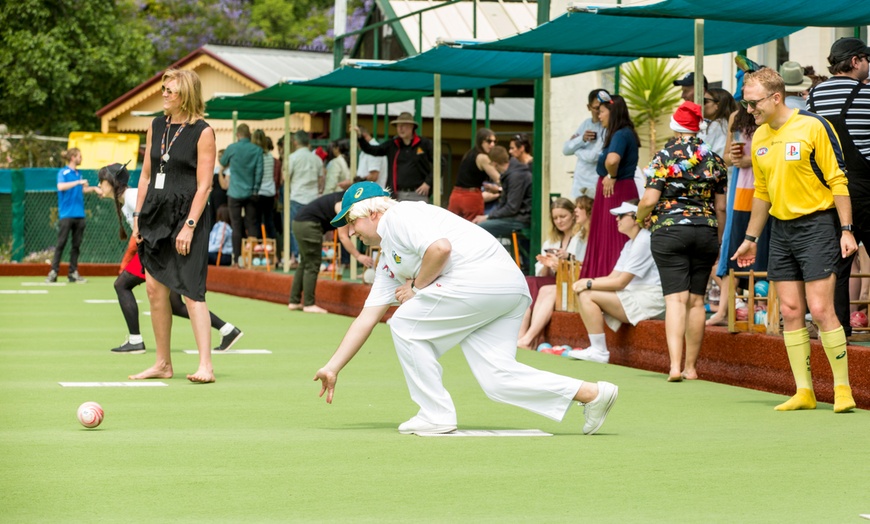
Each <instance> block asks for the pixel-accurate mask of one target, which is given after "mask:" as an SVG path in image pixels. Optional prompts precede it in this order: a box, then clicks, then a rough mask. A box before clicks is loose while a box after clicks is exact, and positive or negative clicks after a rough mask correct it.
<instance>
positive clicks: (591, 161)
mask: <svg viewBox="0 0 870 524" xmlns="http://www.w3.org/2000/svg"><path fill="white" fill-rule="evenodd" d="M602 91H604V92H605V93H606V92H607V91H606V90H604V89H593V90H592V91H590V92H589V97H588V101H587V103H586V109H588V110H589V113H591V116H590V117H589V118H587V119H586V120H584V121H583V123H582V124H580V127H578V128H577V131H575V132H574V134H573V135H571V138H569V139H568V140H566V141H565V145H563V146H562V154H563V155H565V156H571V155H574V156H575V157H577V164H576V165H575V166H574V183H573V185H572V186H571V197H572V198H577V197H578V196H580V195H587V196H589V197H590V198H594V197H595V186H596V185H597V184H598V173H597V171H596V165H597V164H598V155H600V154H601V150H602V148H603V147H604V126H602V125H601V119H600V118H599V117H598V108H599V107H600V106H601V102H600V101H599V100H598V93H600V92H602Z"/></svg>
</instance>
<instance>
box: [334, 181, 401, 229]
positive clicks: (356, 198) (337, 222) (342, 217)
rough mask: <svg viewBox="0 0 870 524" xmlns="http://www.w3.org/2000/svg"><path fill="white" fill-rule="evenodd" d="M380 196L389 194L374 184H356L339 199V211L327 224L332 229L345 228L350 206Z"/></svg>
mask: <svg viewBox="0 0 870 524" xmlns="http://www.w3.org/2000/svg"><path fill="white" fill-rule="evenodd" d="M380 196H390V193H389V191H387V190H385V189H384V188H382V187H381V186H379V185H377V184H376V183H374V182H357V183H356V184H354V185H352V186H350V187H349V188H347V191H345V193H344V196H343V197H341V211H339V212H338V214H337V215H335V218H333V219H332V220H330V222H329V223H330V224H332V225H333V226H334V227H344V226H346V225H347V214H348V213H349V212H350V208H351V206H353V205H354V204H356V203H357V202H362V201H363V200H367V199H369V198H375V197H380Z"/></svg>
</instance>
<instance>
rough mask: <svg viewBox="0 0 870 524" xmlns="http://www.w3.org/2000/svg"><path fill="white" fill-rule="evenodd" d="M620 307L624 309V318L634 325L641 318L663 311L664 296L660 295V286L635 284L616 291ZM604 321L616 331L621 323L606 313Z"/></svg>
mask: <svg viewBox="0 0 870 524" xmlns="http://www.w3.org/2000/svg"><path fill="white" fill-rule="evenodd" d="M616 296H617V298H619V302H620V303H621V304H622V309H623V310H625V318H627V319H628V321H629V322H631V325H632V326H636V325H637V323H638V322H640V321H641V320H647V319H650V318H653V317H657V316H659V315H661V314H662V313H664V312H665V297H664V296H663V295H662V288H661V286H645V285H637V286H631V287H630V288H626V289H622V290H620V291H617V292H616ZM604 322H605V323H606V324H607V327H609V328H610V329H612V330H613V331H616V330H618V329H619V326H621V325H622V321H620V320H619V319H617V318H614V317H612V316H610V315H608V314H607V313H605V314H604Z"/></svg>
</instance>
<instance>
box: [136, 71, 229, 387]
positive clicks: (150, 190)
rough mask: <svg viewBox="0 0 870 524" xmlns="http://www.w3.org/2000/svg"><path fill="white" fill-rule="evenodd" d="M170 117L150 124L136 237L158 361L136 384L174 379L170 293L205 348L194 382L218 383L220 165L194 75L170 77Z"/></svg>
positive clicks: (166, 100)
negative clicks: (214, 229) (214, 346)
mask: <svg viewBox="0 0 870 524" xmlns="http://www.w3.org/2000/svg"><path fill="white" fill-rule="evenodd" d="M162 90H163V112H164V115H165V116H162V117H157V118H155V119H154V120H153V121H152V122H151V129H149V130H148V135H147V137H146V146H145V150H146V151H147V154H146V155H145V161H144V162H143V164H142V173H141V175H140V176H139V195H138V199H137V202H136V212H135V213H133V235H134V236H135V238H136V240H137V242H138V244H139V258H140V259H141V261H142V265H143V266H144V268H145V277H146V287H147V289H148V300H149V301H150V302H151V324H152V326H153V327H154V338H155V342H156V345H157V362H156V363H155V364H154V365H153V366H152V367H150V368H148V369H146V370H145V371H143V372H141V373H139V374H137V375H131V376H130V379H132V380H138V379H146V378H171V377H172V357H171V355H170V349H169V342H170V336H171V330H172V308H171V306H170V302H169V293H170V291H175V292H176V293H178V294H179V295H181V296H183V297H185V300H186V302H187V309H188V312H189V313H190V323H191V324H192V326H193V336H194V339H195V340H196V346H197V349H198V350H199V368H198V369H197V370H196V372H195V373H193V374H192V375H187V378H188V380H190V381H191V382H200V383H207V382H214V370H213V369H212V364H211V324H210V321H209V314H208V306H207V305H206V303H205V279H206V274H207V268H208V234H209V231H210V230H211V224H210V223H209V222H210V219H209V214H208V213H204V211H205V208H206V205H207V203H208V194H209V190H210V189H211V182H212V176H213V173H214V162H215V138H214V131H213V130H212V129H211V128H210V127H209V125H208V124H207V123H206V122H205V120H203V113H204V111H205V104H204V102H203V99H202V89H201V85H200V81H199V77H198V76H197V75H196V73H194V72H193V71H187V70H174V69H170V70H167V71H166V72H165V73H164V74H163V87H162Z"/></svg>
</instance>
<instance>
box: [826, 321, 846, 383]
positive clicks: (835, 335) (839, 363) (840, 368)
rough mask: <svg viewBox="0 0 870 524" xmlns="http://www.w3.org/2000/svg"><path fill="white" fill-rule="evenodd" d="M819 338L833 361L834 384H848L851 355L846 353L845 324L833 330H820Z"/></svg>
mask: <svg viewBox="0 0 870 524" xmlns="http://www.w3.org/2000/svg"><path fill="white" fill-rule="evenodd" d="M819 338H820V339H821V340H822V346H824V347H825V354H826V355H827V356H828V362H830V363H831V371H833V372H834V385H835V386H848V385H849V357H848V356H847V355H846V332H845V331H843V326H840V327H838V328H837V329H835V330H833V331H819Z"/></svg>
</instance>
